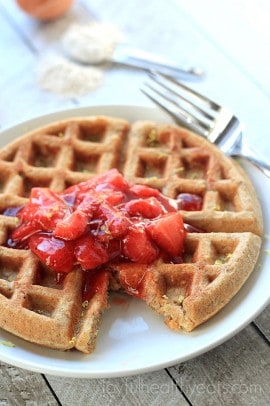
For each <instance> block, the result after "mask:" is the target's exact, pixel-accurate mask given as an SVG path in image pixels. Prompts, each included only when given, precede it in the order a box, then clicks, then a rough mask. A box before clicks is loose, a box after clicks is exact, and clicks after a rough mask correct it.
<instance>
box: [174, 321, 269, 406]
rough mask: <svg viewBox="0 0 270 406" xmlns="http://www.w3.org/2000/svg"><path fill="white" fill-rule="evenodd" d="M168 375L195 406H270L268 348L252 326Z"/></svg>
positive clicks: (176, 367) (175, 368) (177, 367)
mask: <svg viewBox="0 0 270 406" xmlns="http://www.w3.org/2000/svg"><path fill="white" fill-rule="evenodd" d="M169 372H170V373H171V374H172V376H173V377H174V379H175V380H176V382H177V383H178V385H179V386H180V387H181V389H182V390H183V392H184V393H185V395H186V396H187V397H188V399H189V401H190V402H191V403H192V405H193V406H197V405H198V406H200V405H205V406H208V405H209V406H210V405H222V406H223V405H224V406H227V405H242V406H245V405H254V406H255V405H260V406H267V405H269V393H270V358H269V346H268V345H267V344H266V343H265V342H264V341H263V340H262V339H261V337H260V336H259V335H258V334H257V332H256V330H255V329H254V328H253V327H252V326H248V327H247V328H246V329H245V330H243V331H242V332H240V333H239V334H238V335H236V336H235V337H234V338H232V339H231V340H229V341H227V342H226V343H225V344H223V345H222V346H219V347H217V348H216V349H214V350H212V351H210V352H208V353H206V354H203V355H201V356H200V357H197V358H196V359H193V360H190V361H187V362H185V363H183V364H180V365H177V366H175V367H172V368H169Z"/></svg>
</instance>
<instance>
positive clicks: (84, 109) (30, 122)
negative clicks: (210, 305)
mask: <svg viewBox="0 0 270 406" xmlns="http://www.w3.org/2000/svg"><path fill="white" fill-rule="evenodd" d="M142 109H143V112H144V113H146V116H147V115H148V114H149V115H150V116H151V114H153V115H154V114H158V115H159V116H160V122H168V123H173V121H172V119H171V118H170V117H169V116H168V115H167V114H165V113H163V112H162V111H161V110H159V109H158V108H156V107H150V106H144V105H132V104H130V105H121V104H120V105H119V104H115V105H113V104H110V105H108V104H104V105H103V104H101V105H93V106H81V107H70V108H68V109H64V110H59V111H54V112H52V113H47V114H44V115H39V116H36V117H33V118H30V119H27V120H25V121H23V122H20V123H17V124H14V125H9V126H8V127H7V128H4V129H2V130H1V131H0V140H1V138H2V137H3V136H4V137H5V134H8V133H9V132H12V131H15V133H16V131H18V130H19V129H20V128H24V127H27V128H28V127H29V126H30V127H31V128H30V129H27V130H26V131H25V132H28V131H30V130H31V129H34V128H36V127H37V124H36V123H38V122H39V121H42V124H40V125H45V124H47V123H51V122H53V121H57V120H60V119H64V118H66V117H68V116H69V117H72V116H73V117H78V116H87V115H89V114H91V115H93V114H94V113H93V111H96V112H97V111H99V110H100V111H102V110H103V111H104V110H109V111H110V110H115V111H117V112H118V111H119V112H120V111H122V110H123V111H126V110H131V111H132V112H133V114H134V113H136V112H138V113H139V112H141V111H142ZM74 114H75V115H74ZM95 114H96V115H97V113H95ZM98 115H112V116H114V117H119V118H125V115H126V114H124V116H123V115H121V114H120V115H119V114H118V113H117V114H108V113H100V114H98ZM149 120H152V119H151V118H150V119H149ZM131 121H132V120H131ZM40 125H39V126H40ZM25 132H24V133H25ZM15 138H17V136H16V137H14V139H15ZM3 145H5V144H3ZM243 166H244V167H246V164H245V163H244V164H243ZM248 174H249V173H248ZM249 175H250V174H249ZM253 183H254V182H253ZM269 187H270V183H269ZM262 250H263V248H262ZM261 256H262V251H261ZM253 273H254V272H253ZM253 273H252V274H253ZM245 285H246V284H245ZM245 285H244V286H245ZM242 289H243V288H241V290H242ZM238 293H239V292H238ZM232 300H234V298H233V299H232ZM268 303H270V295H269V297H268V298H265V299H264V300H263V301H262V302H261V303H260V306H258V307H257V308H256V310H254V311H253V312H252V314H250V316H249V317H245V319H244V321H243V322H242V323H241V324H240V325H239V326H237V327H235V328H234V329H231V330H230V331H229V332H228V333H227V334H225V335H224V336H220V337H219V338H218V339H217V340H215V341H213V342H212V343H210V344H208V343H205V345H203V346H201V347H200V348H198V349H197V350H196V351H193V352H192V353H188V354H187V355H186V356H181V357H175V358H174V359H170V360H168V361H162V362H156V363H153V364H151V365H148V366H147V365H145V366H142V367H140V368H138V367H135V368H132V367H129V368H124V369H123V370H122V371H121V370H116V371H113V370H108V371H107V372H106V371H105V370H102V369H100V370H99V371H93V372H92V371H91V370H82V371H76V372H74V371H73V370H65V369H63V368H61V366H60V367H59V366H57V365H51V366H50V368H48V367H47V368H45V369H44V368H43V367H42V366H40V365H38V364H36V363H35V362H31V360H25V359H20V358H19V359H18V358H16V357H14V354H13V356H12V352H14V351H13V348H8V347H6V348H5V351H4V352H3V351H2V350H3V348H2V346H0V359H1V360H2V361H4V362H7V363H10V364H12V365H14V366H17V367H20V368H24V369H27V370H30V371H33V372H38V373H46V374H48V375H50V374H51V375H55V376H62V377H77V378H111V377H123V376H130V375H136V374H141V373H146V372H152V371H155V370H158V369H162V368H165V367H170V366H172V365H175V364H177V363H180V362H185V361H187V360H189V359H192V358H195V357H197V356H199V355H201V354H203V353H205V352H207V351H210V350H211V349H213V348H215V347H217V346H219V345H220V344H222V343H224V342H225V341H227V340H229V339H230V338H232V337H233V336H234V335H236V334H237V333H239V332H240V331H241V330H242V329H244V328H245V327H246V326H247V325H248V324H249V323H250V322H251V321H252V320H254V319H255V318H256V317H257V316H258V314H260V313H261V312H262V311H263V309H264V308H265V307H266V306H267V305H268ZM229 305H230V303H229V304H228V305H227V306H229ZM227 306H225V308H227ZM222 311H223V310H221V312H222ZM221 312H219V313H218V314H220V313H221ZM214 317H216V316H214ZM225 317H226V315H225ZM159 322H160V323H163V320H162V319H161V318H160V319H159ZM206 323H208V322H206ZM2 332H4V335H6V334H7V335H10V336H11V337H14V336H12V335H11V334H10V333H8V332H5V331H4V330H2V329H0V341H1V333H2ZM15 338H16V339H18V340H19V341H21V342H23V343H24V340H22V339H20V338H17V337H15ZM27 345H28V346H32V345H34V346H36V345H35V344H31V343H27ZM46 350H47V349H44V351H46ZM50 351H51V350H50ZM53 351H55V350H53ZM89 363H90V364H91V359H90V360H89Z"/></svg>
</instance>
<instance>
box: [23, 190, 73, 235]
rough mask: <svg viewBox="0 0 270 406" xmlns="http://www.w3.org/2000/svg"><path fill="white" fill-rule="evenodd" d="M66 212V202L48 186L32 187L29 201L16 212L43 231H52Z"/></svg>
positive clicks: (25, 220)
mask: <svg viewBox="0 0 270 406" xmlns="http://www.w3.org/2000/svg"><path fill="white" fill-rule="evenodd" d="M67 212H68V207H67V205H66V203H65V202H64V201H63V200H62V199H61V198H60V197H59V196H58V195H57V194H56V193H55V192H53V191H52V190H50V189H48V188H33V189H32V191H31V195H30V201H29V203H28V204H27V205H26V206H25V207H24V208H23V209H22V210H21V211H20V212H19V213H18V217H19V218H20V219H21V220H22V221H24V222H34V223H36V224H38V225H39V226H40V229H41V230H43V231H53V230H54V228H55V226H56V224H57V222H58V221H59V220H61V219H63V218H64V216H65V214H66V213H67Z"/></svg>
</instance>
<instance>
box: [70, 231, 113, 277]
mask: <svg viewBox="0 0 270 406" xmlns="http://www.w3.org/2000/svg"><path fill="white" fill-rule="evenodd" d="M74 254H75V257H76V259H77V261H78V262H79V263H80V265H81V267H82V269H85V270H86V269H87V270H89V269H94V268H96V267H97V266H100V265H102V264H104V263H106V262H108V260H109V255H108V252H107V250H106V247H105V246H104V245H103V244H102V243H101V242H99V241H98V240H97V239H95V238H94V237H93V236H91V235H86V236H83V237H81V238H79V239H78V240H76V241H75V248H74Z"/></svg>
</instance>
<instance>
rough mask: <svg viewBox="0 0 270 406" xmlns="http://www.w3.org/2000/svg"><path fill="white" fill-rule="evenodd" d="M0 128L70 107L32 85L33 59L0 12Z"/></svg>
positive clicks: (34, 67) (34, 65) (33, 76)
mask: <svg viewBox="0 0 270 406" xmlns="http://www.w3.org/2000/svg"><path fill="white" fill-rule="evenodd" d="M0 27H1V36H0V54H1V58H0V72H1V75H0V87H1V96H0V98H1V109H0V125H1V128H3V127H6V126H10V125H13V124H16V123H18V122H20V121H24V120H26V119H28V118H31V117H35V116H38V115H41V114H46V113H50V112H53V111H57V110H60V109H64V108H67V107H69V106H74V102H72V101H71V100H63V99H62V98H60V97H57V96H56V95H52V94H50V93H46V92H44V91H42V90H41V89H40V88H39V87H38V85H37V82H36V67H37V57H36V55H35V54H34V53H32V52H31V49H30V48H29V47H28V46H27V45H26V43H25V42H24V41H23V39H22V37H20V35H19V32H16V31H14V30H13V28H12V26H11V25H10V24H9V22H8V20H7V19H6V18H5V16H4V15H3V14H2V13H0Z"/></svg>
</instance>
